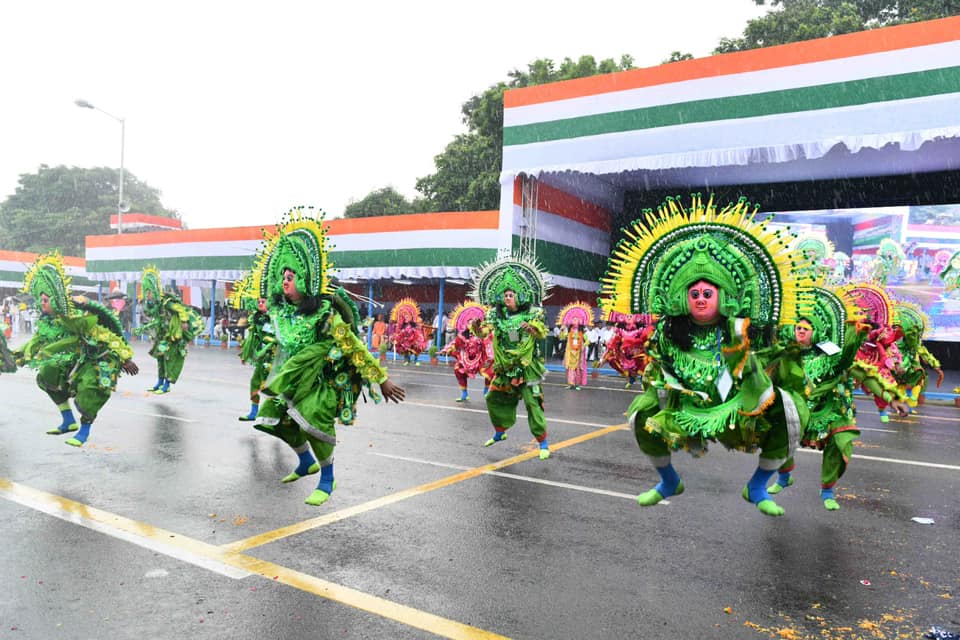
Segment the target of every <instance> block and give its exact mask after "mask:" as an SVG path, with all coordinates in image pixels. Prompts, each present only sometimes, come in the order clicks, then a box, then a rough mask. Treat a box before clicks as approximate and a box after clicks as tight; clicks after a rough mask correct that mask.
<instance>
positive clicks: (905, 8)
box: [714, 0, 960, 53]
mask: <svg viewBox="0 0 960 640" xmlns="http://www.w3.org/2000/svg"><path fill="white" fill-rule="evenodd" d="M754 2H756V4H758V5H761V6H764V5H769V6H770V7H771V10H770V12H768V13H767V14H766V15H765V16H762V17H760V18H757V19H755V20H750V21H749V22H747V26H746V28H745V29H744V31H743V35H742V36H741V37H738V38H723V39H721V40H720V43H719V45H717V48H716V49H714V53H728V52H730V51H743V50H746V49H757V48H760V47H770V46H774V45H778V44H786V43H788V42H799V41H802V40H812V39H814V38H826V37H828V36H834V35H840V34H843V33H852V32H855V31H864V30H866V29H874V28H876V27H886V26H890V25H895V24H903V23H906V22H918V21H920V20H933V19H936V18H946V17H948V16H953V15H958V14H960V1H958V0H856V1H854V0H769V1H768V0H754Z"/></svg>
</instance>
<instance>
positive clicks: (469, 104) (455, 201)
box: [417, 55, 634, 211]
mask: <svg viewBox="0 0 960 640" xmlns="http://www.w3.org/2000/svg"><path fill="white" fill-rule="evenodd" d="M633 68H634V60H633V57H631V56H629V55H624V56H622V57H621V58H620V60H619V61H616V60H613V59H612V58H611V59H606V60H601V61H600V62H599V63H598V62H597V61H596V59H595V58H594V57H593V56H582V57H580V58H579V59H578V60H573V59H571V58H564V59H563V61H562V62H561V63H560V65H559V66H557V65H556V64H555V63H554V62H553V60H550V59H548V58H540V59H538V60H534V61H533V62H531V63H530V64H528V65H527V69H526V71H520V70H518V69H514V70H513V71H510V72H509V73H508V74H507V76H508V78H509V80H508V81H507V82H498V83H497V84H495V85H491V86H490V87H488V88H487V89H486V90H485V91H483V92H482V93H480V94H478V95H474V96H472V97H471V98H470V99H469V100H467V101H466V102H465V103H463V106H462V109H461V113H462V115H463V123H464V124H465V125H466V126H467V129H468V132H467V133H465V134H460V135H458V136H456V137H455V138H454V140H453V141H452V142H451V143H450V144H448V145H447V147H446V149H444V150H443V152H442V153H440V154H439V155H437V156H436V157H434V165H435V166H436V171H435V172H434V173H432V174H430V175H428V176H424V177H422V178H419V179H418V180H417V191H419V192H420V193H422V194H423V200H424V203H423V206H424V208H423V210H425V211H485V210H490V209H497V208H499V207H500V167H501V166H502V161H503V92H504V91H505V90H507V89H516V88H521V87H531V86H535V85H541V84H546V83H549V82H558V81H561V80H573V79H575V78H586V77H588V76H595V75H598V74H602V73H614V72H616V71H624V70H626V69H633Z"/></svg>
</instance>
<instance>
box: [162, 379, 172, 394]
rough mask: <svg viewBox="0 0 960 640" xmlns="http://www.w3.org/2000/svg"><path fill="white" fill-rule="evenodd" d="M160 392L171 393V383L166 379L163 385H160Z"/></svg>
mask: <svg viewBox="0 0 960 640" xmlns="http://www.w3.org/2000/svg"><path fill="white" fill-rule="evenodd" d="M160 391H164V392H166V391H170V381H169V380H167V379H166V378H164V379H163V384H162V385H160Z"/></svg>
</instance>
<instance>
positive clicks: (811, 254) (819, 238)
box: [793, 233, 833, 282]
mask: <svg viewBox="0 0 960 640" xmlns="http://www.w3.org/2000/svg"><path fill="white" fill-rule="evenodd" d="M793 247H794V248H795V249H796V250H798V251H800V252H801V253H803V255H804V256H806V258H807V259H808V260H809V261H810V266H809V267H807V269H806V270H805V274H806V275H809V276H810V277H811V278H813V279H814V280H816V281H817V282H823V281H824V280H825V279H826V276H827V274H828V273H829V271H830V267H829V266H828V264H827V261H828V260H829V259H830V258H832V257H833V243H832V242H830V241H829V240H827V237H826V236H824V235H822V234H817V233H805V234H802V235H800V236H799V237H797V239H796V241H795V242H794V244H793Z"/></svg>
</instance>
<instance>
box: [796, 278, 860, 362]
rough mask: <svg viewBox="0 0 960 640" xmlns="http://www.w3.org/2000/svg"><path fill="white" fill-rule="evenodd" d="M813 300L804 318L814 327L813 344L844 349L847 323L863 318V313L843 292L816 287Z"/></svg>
mask: <svg viewBox="0 0 960 640" xmlns="http://www.w3.org/2000/svg"><path fill="white" fill-rule="evenodd" d="M812 300H813V303H812V305H811V306H810V309H809V313H807V315H805V316H804V318H806V319H807V320H808V321H809V322H810V324H811V326H812V327H813V342H814V343H815V344H816V343H821V342H832V343H834V344H835V345H837V346H841V347H842V346H843V344H844V340H846V331H847V323H848V322H849V321H851V320H858V319H861V318H863V316H864V313H863V311H862V310H861V309H860V308H859V307H858V306H857V305H856V304H855V303H854V301H853V299H852V298H851V297H850V296H849V294H848V293H846V292H845V291H843V290H837V291H831V290H830V289H826V288H824V287H814V288H813V291H812Z"/></svg>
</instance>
